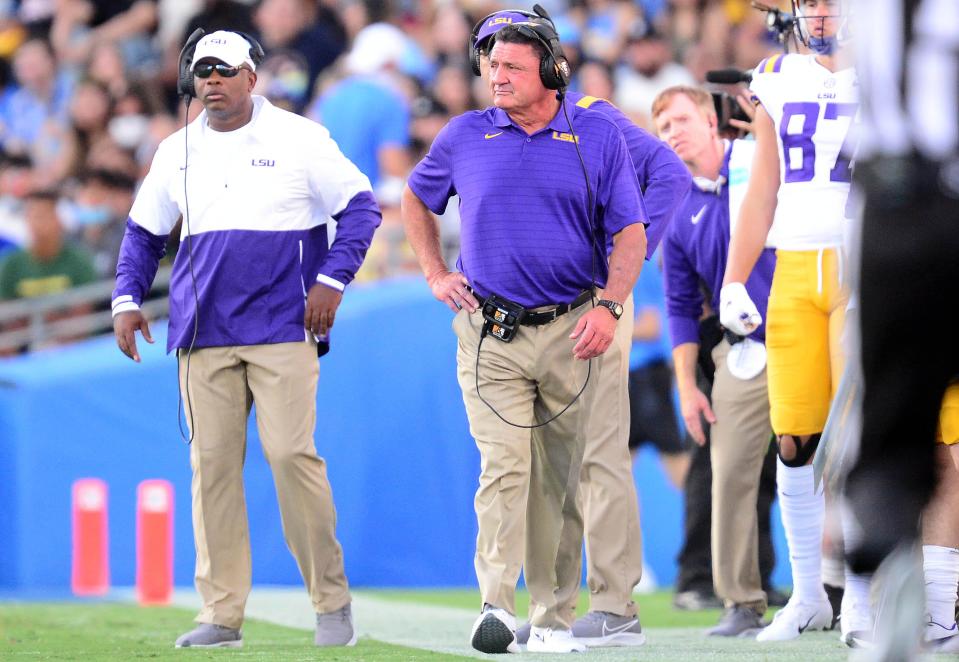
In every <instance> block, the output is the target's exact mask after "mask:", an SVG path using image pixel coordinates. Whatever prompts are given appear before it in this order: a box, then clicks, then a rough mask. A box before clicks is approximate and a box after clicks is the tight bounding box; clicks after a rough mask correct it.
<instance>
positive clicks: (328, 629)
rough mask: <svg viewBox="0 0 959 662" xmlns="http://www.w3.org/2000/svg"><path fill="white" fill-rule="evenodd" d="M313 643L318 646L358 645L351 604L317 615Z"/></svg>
mask: <svg viewBox="0 0 959 662" xmlns="http://www.w3.org/2000/svg"><path fill="white" fill-rule="evenodd" d="M313 643H314V644H316V645H317V646H355V645H356V630H354V629H353V610H352V609H351V608H350V605H349V604H347V605H346V606H345V607H341V608H340V609H337V610H336V611H331V612H329V613H326V614H317V615H316V633H315V634H314V635H313Z"/></svg>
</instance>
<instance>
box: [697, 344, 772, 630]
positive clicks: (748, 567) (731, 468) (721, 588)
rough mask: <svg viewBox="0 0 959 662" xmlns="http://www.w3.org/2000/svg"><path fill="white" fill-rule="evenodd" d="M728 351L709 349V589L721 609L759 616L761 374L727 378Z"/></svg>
mask: <svg viewBox="0 0 959 662" xmlns="http://www.w3.org/2000/svg"><path fill="white" fill-rule="evenodd" d="M729 350H730V345H729V342H728V341H726V340H725V339H724V340H723V341H722V342H720V343H719V344H718V345H717V346H716V347H715V348H714V349H713V362H714V363H715V364H716V376H715V378H714V381H713V392H712V406H713V412H714V413H715V414H716V423H714V424H713V425H712V428H711V432H710V463H711V465H712V470H713V491H712V501H713V506H712V529H711V535H712V557H713V583H714V585H715V587H716V595H718V596H719V597H720V598H722V599H723V600H724V602H725V603H726V606H727V607H728V606H732V605H734V604H735V605H741V606H746V607H752V608H754V609H756V610H757V611H758V612H759V613H763V612H764V611H766V594H765V592H764V591H763V588H762V581H761V580H760V575H759V551H758V549H759V548H758V539H759V524H758V520H757V515H756V499H757V496H758V493H759V478H760V474H761V473H762V467H763V460H764V459H765V457H766V452H767V451H768V450H769V444H770V442H771V440H772V425H771V424H770V422H769V398H768V395H767V390H766V371H765V370H763V371H762V372H761V373H760V374H759V375H757V376H756V377H754V378H752V379H749V380H742V379H737V378H736V377H733V376H732V375H731V374H730V372H729V369H728V368H727V367H726V356H727V354H729Z"/></svg>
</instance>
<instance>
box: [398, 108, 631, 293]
mask: <svg viewBox="0 0 959 662" xmlns="http://www.w3.org/2000/svg"><path fill="white" fill-rule="evenodd" d="M566 109H567V111H568V112H569V115H570V118H571V119H572V123H573V129H574V131H575V134H576V136H577V137H578V140H579V147H580V151H581V152H582V155H583V160H584V161H585V163H586V171H587V172H588V173H589V181H590V186H591V188H592V198H593V211H592V228H593V231H594V232H595V241H594V240H593V239H592V238H591V237H590V219H589V217H588V216H587V207H588V204H589V202H588V195H587V190H586V183H585V180H584V177H583V169H582V166H581V165H580V161H579V157H578V156H577V154H576V146H575V145H574V144H573V139H572V136H571V135H570V127H569V125H568V124H567V122H566V117H565V115H564V113H563V111H562V110H560V111H559V112H557V114H556V116H555V117H554V118H553V120H552V121H551V122H550V123H549V125H548V126H546V127H545V128H544V129H542V130H540V131H537V132H536V133H534V134H533V135H527V134H526V132H525V131H524V130H523V129H521V128H520V127H519V126H518V125H516V124H515V123H514V122H513V121H512V120H511V119H510V117H509V115H508V114H507V113H506V112H505V111H503V110H501V109H499V108H487V109H486V110H483V111H471V112H467V113H464V114H463V115H460V116H458V117H454V118H453V119H452V120H450V122H449V124H447V125H446V126H445V127H444V128H443V130H442V131H440V133H439V135H438V136H437V137H436V140H434V141H433V145H432V146H431V147H430V151H429V154H427V155H426V156H425V157H424V158H423V160H422V161H420V162H419V163H418V164H417V166H416V168H414V170H413V172H412V174H411V175H410V178H409V182H408V184H409V187H410V189H411V190H412V191H413V193H414V194H415V195H416V196H417V197H418V198H419V199H420V200H422V201H423V203H424V204H425V205H426V206H427V207H428V208H429V209H430V210H432V211H433V212H434V213H437V214H441V213H443V211H445V209H446V205H447V202H448V201H449V199H450V197H452V196H453V195H456V194H459V196H460V219H461V224H462V225H461V231H460V257H459V260H458V261H457V268H458V269H459V270H460V271H461V272H462V273H463V274H464V275H465V276H466V278H467V280H468V281H469V283H470V285H471V286H472V287H473V289H474V290H475V291H476V292H477V293H478V294H480V295H481V296H487V295H489V294H493V293H495V294H498V295H500V296H504V297H506V298H508V299H511V300H513V301H515V302H517V303H520V304H522V305H524V306H526V307H534V306H544V305H550V304H556V303H564V302H570V301H572V300H573V299H575V298H576V296H577V295H578V294H579V293H580V292H582V291H583V290H584V289H586V288H588V287H589V285H590V279H591V276H592V277H593V280H594V282H595V283H596V284H597V285H598V286H600V287H604V286H605V285H606V277H607V274H608V269H607V264H606V259H605V246H606V244H607V241H608V240H609V238H611V237H612V236H613V235H615V234H616V233H618V232H619V231H620V230H622V229H623V228H625V227H626V226H627V225H631V224H633V223H647V222H648V217H647V215H646V209H645V207H644V205H643V200H642V195H641V194H640V192H639V187H638V185H637V182H636V174H635V172H634V170H633V164H632V161H631V160H630V157H629V152H628V151H627V147H626V141H625V140H624V138H623V135H622V133H621V132H620V131H619V129H618V128H617V127H616V125H615V124H614V123H613V122H612V121H611V120H610V119H608V118H607V117H605V116H604V115H603V114H602V113H599V112H596V111H594V110H589V109H588V108H582V107H580V106H576V105H575V104H572V103H569V102H566ZM594 245H595V246H597V247H598V248H599V251H598V252H597V251H595V250H594V248H593V247H594Z"/></svg>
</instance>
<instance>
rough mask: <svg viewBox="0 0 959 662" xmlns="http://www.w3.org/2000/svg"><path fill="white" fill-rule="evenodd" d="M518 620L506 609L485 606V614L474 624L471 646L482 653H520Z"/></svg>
mask: <svg viewBox="0 0 959 662" xmlns="http://www.w3.org/2000/svg"><path fill="white" fill-rule="evenodd" d="M515 631H516V618H515V617H514V616H513V615H512V614H510V613H509V612H508V611H506V610H505V609H498V608H497V607H492V606H490V605H483V613H481V614H480V615H479V617H478V618H477V619H476V622H475V623H473V631H472V632H471V633H470V645H472V646H473V648H475V649H476V650H478V651H480V652H481V653H492V654H499V653H518V652H519V646H517V645H516V635H515Z"/></svg>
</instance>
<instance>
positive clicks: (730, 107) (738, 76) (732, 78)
mask: <svg viewBox="0 0 959 662" xmlns="http://www.w3.org/2000/svg"><path fill="white" fill-rule="evenodd" d="M752 79H753V75H752V73H751V72H749V71H740V70H739V69H715V70H713V71H707V72H706V82H707V83H715V84H717V85H738V84H739V83H746V84H747V85H748V84H749V83H750V82H752ZM710 94H712V96H713V107H714V108H715V109H716V117H717V118H718V119H719V127H718V128H719V131H720V132H723V131H733V132H736V131H739V129H738V128H736V127H735V126H733V125H732V124H730V123H729V120H731V119H734V120H741V121H743V122H748V121H749V115H747V114H746V111H744V110H743V109H742V107H741V106H740V105H739V102H738V101H736V98H735V97H734V96H733V95H731V94H729V93H728V92H710Z"/></svg>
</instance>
